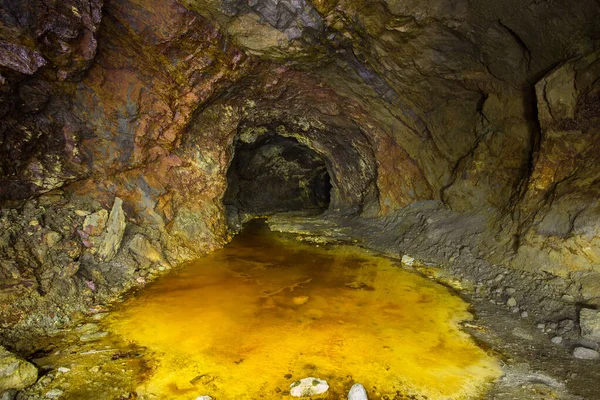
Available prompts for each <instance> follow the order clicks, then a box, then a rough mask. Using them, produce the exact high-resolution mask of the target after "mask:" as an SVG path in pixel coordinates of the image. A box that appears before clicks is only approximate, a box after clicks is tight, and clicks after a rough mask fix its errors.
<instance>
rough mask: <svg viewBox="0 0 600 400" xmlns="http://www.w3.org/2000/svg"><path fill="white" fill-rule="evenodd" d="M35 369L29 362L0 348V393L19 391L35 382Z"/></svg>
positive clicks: (36, 374)
mask: <svg viewBox="0 0 600 400" xmlns="http://www.w3.org/2000/svg"><path fill="white" fill-rule="evenodd" d="M37 377H38V371H37V368H36V367H35V366H34V365H33V364H32V363H30V362H28V361H26V360H24V359H22V358H21V357H19V356H17V355H15V354H13V353H11V352H10V351H8V350H6V349H5V348H4V347H2V346H0V393H2V392H4V391H7V390H10V389H15V390H21V389H25V388H26V387H29V386H31V385H33V384H34V383H35V381H37Z"/></svg>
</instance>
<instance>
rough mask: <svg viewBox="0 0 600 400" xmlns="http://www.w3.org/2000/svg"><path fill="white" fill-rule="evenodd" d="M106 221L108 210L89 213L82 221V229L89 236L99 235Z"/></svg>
mask: <svg viewBox="0 0 600 400" xmlns="http://www.w3.org/2000/svg"><path fill="white" fill-rule="evenodd" d="M107 221H108V211H106V210H105V209H102V210H100V211H96V212H95V213H93V214H89V215H88V216H86V217H85V220H84V221H83V230H84V232H85V233H87V234H88V235H91V236H99V235H101V234H102V233H104V228H106V222H107Z"/></svg>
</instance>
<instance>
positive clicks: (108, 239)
mask: <svg viewBox="0 0 600 400" xmlns="http://www.w3.org/2000/svg"><path fill="white" fill-rule="evenodd" d="M122 206H123V200H121V199H120V198H118V197H115V202H114V204H113V207H112V210H111V211H110V216H109V217H108V221H107V227H106V231H105V232H104V234H103V236H102V242H101V243H100V246H99V247H98V252H97V254H98V258H99V259H100V260H102V261H110V260H111V259H112V258H113V257H114V256H115V255H116V254H117V252H118V251H119V248H120V246H121V240H122V239H123V233H124V232H125V225H126V223H125V212H123V207H122Z"/></svg>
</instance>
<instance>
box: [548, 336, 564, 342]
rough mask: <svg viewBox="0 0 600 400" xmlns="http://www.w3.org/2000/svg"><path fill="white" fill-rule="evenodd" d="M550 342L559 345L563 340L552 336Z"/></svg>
mask: <svg viewBox="0 0 600 400" xmlns="http://www.w3.org/2000/svg"><path fill="white" fill-rule="evenodd" d="M550 341H551V342H552V343H554V344H561V343H562V341H563V338H562V337H560V336H554V337H553V338H552V339H550Z"/></svg>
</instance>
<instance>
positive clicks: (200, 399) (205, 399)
mask: <svg viewBox="0 0 600 400" xmlns="http://www.w3.org/2000/svg"><path fill="white" fill-rule="evenodd" d="M196 400H213V398H212V397H210V396H198V397H196Z"/></svg>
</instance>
